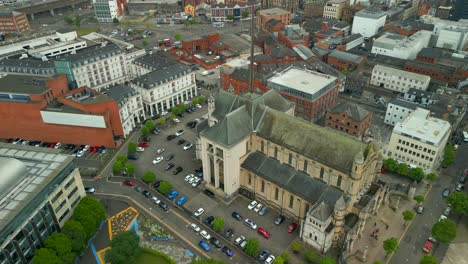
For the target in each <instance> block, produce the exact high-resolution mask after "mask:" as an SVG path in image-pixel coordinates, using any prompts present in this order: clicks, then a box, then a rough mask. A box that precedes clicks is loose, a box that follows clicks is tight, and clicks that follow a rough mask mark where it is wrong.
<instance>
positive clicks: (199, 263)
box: [192, 259, 224, 264]
mask: <svg viewBox="0 0 468 264" xmlns="http://www.w3.org/2000/svg"><path fill="white" fill-rule="evenodd" d="M192 264H224V261H221V260H217V259H198V260H194V261H192Z"/></svg>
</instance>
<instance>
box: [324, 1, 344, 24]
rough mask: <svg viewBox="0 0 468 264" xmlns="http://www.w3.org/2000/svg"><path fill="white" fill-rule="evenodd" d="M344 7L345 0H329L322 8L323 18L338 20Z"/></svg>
mask: <svg viewBox="0 0 468 264" xmlns="http://www.w3.org/2000/svg"><path fill="white" fill-rule="evenodd" d="M345 5H346V0H330V1H328V2H327V3H326V4H325V6H324V7H323V17H324V18H332V19H340V18H341V15H342V14H343V7H344V6H345Z"/></svg>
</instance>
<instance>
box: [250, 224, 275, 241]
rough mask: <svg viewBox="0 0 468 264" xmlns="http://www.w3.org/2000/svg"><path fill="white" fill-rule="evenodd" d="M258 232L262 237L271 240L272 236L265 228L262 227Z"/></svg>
mask: <svg viewBox="0 0 468 264" xmlns="http://www.w3.org/2000/svg"><path fill="white" fill-rule="evenodd" d="M254 225H255V224H254ZM252 229H255V228H252ZM257 232H258V233H259V234H260V235H262V236H264V237H265V238H270V236H271V234H270V232H268V231H266V230H265V228H263V227H260V228H259V229H258V230H257Z"/></svg>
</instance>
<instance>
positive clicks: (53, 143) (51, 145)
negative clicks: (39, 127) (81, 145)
mask: <svg viewBox="0 0 468 264" xmlns="http://www.w3.org/2000/svg"><path fill="white" fill-rule="evenodd" d="M55 145H57V142H52V143H50V145H49V147H48V148H55Z"/></svg>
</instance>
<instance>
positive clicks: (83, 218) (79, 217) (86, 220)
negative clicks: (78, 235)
mask: <svg viewBox="0 0 468 264" xmlns="http://www.w3.org/2000/svg"><path fill="white" fill-rule="evenodd" d="M73 219H75V220H76V221H77V222H78V223H80V224H81V226H83V228H84V230H85V232H86V239H88V238H90V237H92V236H93V234H94V231H95V230H96V228H97V227H98V225H99V224H98V223H97V221H96V219H95V218H94V217H93V216H92V215H88V214H81V213H76V209H75V214H74V216H73Z"/></svg>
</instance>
